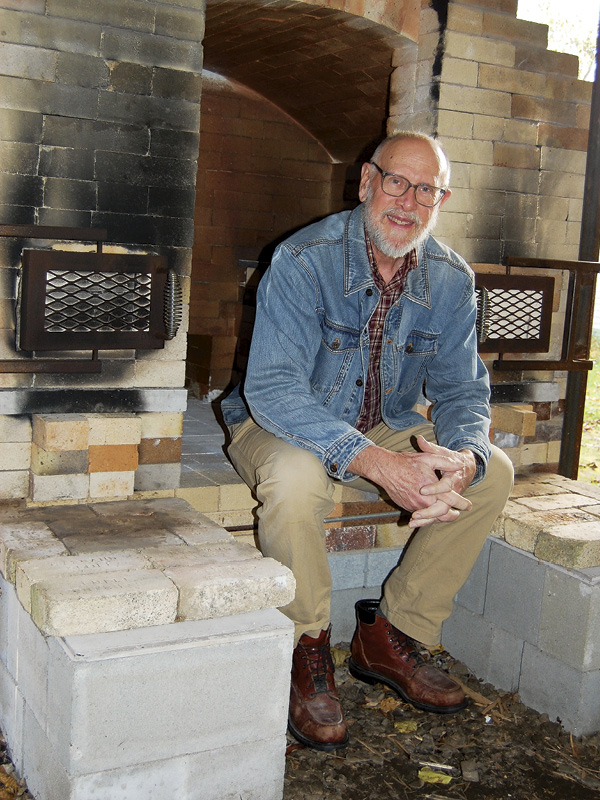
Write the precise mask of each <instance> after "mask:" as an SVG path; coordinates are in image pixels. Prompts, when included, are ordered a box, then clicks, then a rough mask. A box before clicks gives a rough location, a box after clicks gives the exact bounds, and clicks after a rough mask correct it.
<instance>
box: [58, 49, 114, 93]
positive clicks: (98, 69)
mask: <svg viewBox="0 0 600 800" xmlns="http://www.w3.org/2000/svg"><path fill="white" fill-rule="evenodd" d="M108 75H109V70H108V64H107V63H106V61H105V60H104V59H103V58H98V57H97V56H88V55H84V54H82V53H60V54H59V56H58V61H57V64H56V80H57V81H58V82H59V83H67V84H71V85H74V86H87V87H88V88H91V87H95V86H97V87H101V86H108Z"/></svg>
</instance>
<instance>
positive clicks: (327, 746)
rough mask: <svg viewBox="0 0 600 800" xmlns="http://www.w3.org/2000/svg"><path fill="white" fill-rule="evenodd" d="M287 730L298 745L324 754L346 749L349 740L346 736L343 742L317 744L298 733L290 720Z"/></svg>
mask: <svg viewBox="0 0 600 800" xmlns="http://www.w3.org/2000/svg"><path fill="white" fill-rule="evenodd" d="M288 730H289V732H290V733H291V734H292V736H293V737H294V739H297V740H298V741H299V742H300V744H303V745H306V747H312V749H313V750H322V751H323V752H325V753H331V752H332V751H333V750H340V749H341V748H342V747H346V746H347V744H348V742H349V740H350V737H349V736H348V734H346V738H345V739H344V741H343V742H317V741H315V740H314V739H309V738H308V736H305V735H304V734H303V733H300V731H299V730H298V729H297V728H296V726H295V725H294V723H293V722H292V721H291V719H288Z"/></svg>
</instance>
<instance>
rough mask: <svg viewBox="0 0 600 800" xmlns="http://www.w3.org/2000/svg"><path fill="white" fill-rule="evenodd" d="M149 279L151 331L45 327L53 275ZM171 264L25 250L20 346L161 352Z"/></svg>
mask: <svg viewBox="0 0 600 800" xmlns="http://www.w3.org/2000/svg"><path fill="white" fill-rule="evenodd" d="M57 270H61V271H69V272H77V273H82V274H83V273H86V272H89V273H119V274H127V273H130V274H140V273H143V274H147V275H150V276H151V290H150V307H149V317H148V323H149V325H148V330H145V331H134V330H127V331H114V330H112V331H60V332H52V331H49V330H47V327H46V318H47V314H46V306H45V304H46V297H47V281H48V273H49V272H51V271H57ZM166 274H167V269H166V259H165V258H164V257H162V256H151V255H137V254H130V253H78V252H70V251H64V250H23V277H22V282H21V309H20V317H19V322H20V327H19V345H20V347H21V348H22V349H24V350H37V351H39V350H108V349H110V350H115V349H138V348H141V349H145V350H152V349H154V350H156V349H160V348H162V347H164V342H165V339H164V324H163V306H162V301H163V296H164V288H165V282H166Z"/></svg>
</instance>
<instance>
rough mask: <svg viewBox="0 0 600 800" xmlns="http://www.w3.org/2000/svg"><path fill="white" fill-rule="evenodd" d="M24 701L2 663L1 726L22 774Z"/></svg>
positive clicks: (12, 757)
mask: <svg viewBox="0 0 600 800" xmlns="http://www.w3.org/2000/svg"><path fill="white" fill-rule="evenodd" d="M23 710H24V701H23V697H22V695H20V693H19V690H18V689H17V684H16V682H15V679H14V678H13V676H12V675H11V674H10V673H9V671H8V670H7V669H6V667H5V666H4V664H0V726H1V728H2V733H3V734H4V737H5V740H6V741H7V742H10V746H9V754H10V757H11V761H12V762H13V764H14V766H15V769H16V770H17V771H18V772H19V774H22V766H23V759H22V747H23V741H22V735H23Z"/></svg>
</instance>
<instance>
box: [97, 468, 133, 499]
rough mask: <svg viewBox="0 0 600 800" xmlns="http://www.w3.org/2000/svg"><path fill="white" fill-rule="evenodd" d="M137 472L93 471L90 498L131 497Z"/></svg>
mask: <svg viewBox="0 0 600 800" xmlns="http://www.w3.org/2000/svg"><path fill="white" fill-rule="evenodd" d="M134 483H135V472H134V471H133V470H132V471H130V472H93V473H91V474H90V488H89V495H90V498H100V499H101V498H107V497H129V496H130V495H132V494H133V487H134Z"/></svg>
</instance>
